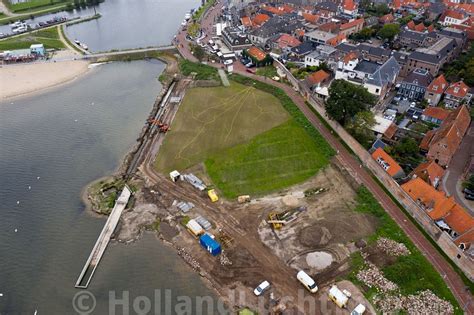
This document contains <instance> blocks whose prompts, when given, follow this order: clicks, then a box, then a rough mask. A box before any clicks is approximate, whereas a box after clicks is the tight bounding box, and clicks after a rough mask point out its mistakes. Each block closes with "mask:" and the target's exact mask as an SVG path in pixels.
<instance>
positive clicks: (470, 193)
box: [462, 188, 474, 195]
mask: <svg viewBox="0 0 474 315" xmlns="http://www.w3.org/2000/svg"><path fill="white" fill-rule="evenodd" d="M462 192H463V193H465V194H469V195H474V190H472V189H468V188H464V189H463V191H462Z"/></svg>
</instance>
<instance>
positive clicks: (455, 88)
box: [445, 81, 469, 98]
mask: <svg viewBox="0 0 474 315" xmlns="http://www.w3.org/2000/svg"><path fill="white" fill-rule="evenodd" d="M468 92H469V87H468V86H467V85H466V83H464V82H463V81H459V82H456V83H452V84H451V85H450V86H449V87H448V89H447V90H446V92H445V94H449V95H452V96H455V97H459V98H464V97H466V95H467V93H468Z"/></svg>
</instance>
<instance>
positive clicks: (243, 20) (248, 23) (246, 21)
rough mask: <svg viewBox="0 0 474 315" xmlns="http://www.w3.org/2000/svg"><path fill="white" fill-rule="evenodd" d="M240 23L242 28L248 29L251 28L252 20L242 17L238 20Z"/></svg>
mask: <svg viewBox="0 0 474 315" xmlns="http://www.w3.org/2000/svg"><path fill="white" fill-rule="evenodd" d="M240 22H241V23H242V25H243V26H245V27H250V26H252V20H250V18H249V17H248V16H244V17H242V18H241V19H240Z"/></svg>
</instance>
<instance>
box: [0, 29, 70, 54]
mask: <svg viewBox="0 0 474 315" xmlns="http://www.w3.org/2000/svg"><path fill="white" fill-rule="evenodd" d="M40 43H41V44H43V45H44V47H45V48H47V49H62V48H64V43H63V42H62V41H61V40H60V39H59V34H58V30H57V28H56V27H51V28H48V29H45V30H40V31H36V32H32V33H28V34H24V35H20V36H17V37H13V38H8V39H5V40H2V41H0V50H13V49H27V48H30V46H31V45H32V44H40Z"/></svg>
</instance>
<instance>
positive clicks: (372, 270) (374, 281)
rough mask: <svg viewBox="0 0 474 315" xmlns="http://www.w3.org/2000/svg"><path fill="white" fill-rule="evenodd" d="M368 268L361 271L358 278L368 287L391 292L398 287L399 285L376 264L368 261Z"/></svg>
mask: <svg viewBox="0 0 474 315" xmlns="http://www.w3.org/2000/svg"><path fill="white" fill-rule="evenodd" d="M367 266H368V268H367V269H363V270H361V271H359V273H358V274H357V279H358V280H359V281H362V282H363V283H364V284H365V285H367V286H368V287H370V288H372V287H374V288H376V289H377V290H379V291H381V292H389V291H394V290H397V289H398V286H397V285H396V284H395V283H393V282H392V281H390V280H388V279H387V278H385V277H384V275H383V274H382V272H381V271H380V270H379V268H377V266H375V265H374V264H372V263H370V262H367Z"/></svg>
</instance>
